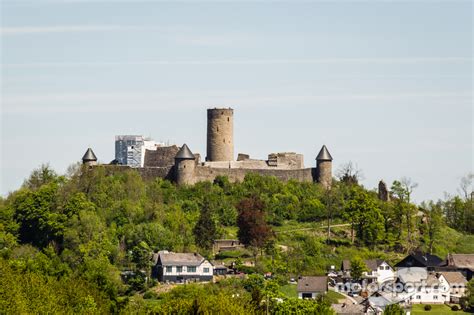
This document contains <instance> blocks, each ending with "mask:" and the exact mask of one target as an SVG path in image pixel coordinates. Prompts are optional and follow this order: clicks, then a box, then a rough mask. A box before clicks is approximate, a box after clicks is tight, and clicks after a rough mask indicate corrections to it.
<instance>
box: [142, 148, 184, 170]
mask: <svg viewBox="0 0 474 315" xmlns="http://www.w3.org/2000/svg"><path fill="white" fill-rule="evenodd" d="M178 151H179V148H178V147H177V146H175V145H172V146H169V147H157V148H156V150H146V151H145V162H144V166H145V167H168V166H172V165H174V157H175V156H176V154H177V153H178Z"/></svg>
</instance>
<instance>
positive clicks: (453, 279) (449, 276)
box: [440, 271, 467, 285]
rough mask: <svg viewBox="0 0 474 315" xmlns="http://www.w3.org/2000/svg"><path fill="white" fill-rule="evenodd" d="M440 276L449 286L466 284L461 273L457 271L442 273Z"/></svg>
mask: <svg viewBox="0 0 474 315" xmlns="http://www.w3.org/2000/svg"><path fill="white" fill-rule="evenodd" d="M440 274H442V275H443V277H444V278H445V279H446V281H448V283H449V284H450V285H452V284H464V285H465V284H466V283H467V280H466V278H464V276H463V275H462V273H460V272H459V271H443V272H440Z"/></svg>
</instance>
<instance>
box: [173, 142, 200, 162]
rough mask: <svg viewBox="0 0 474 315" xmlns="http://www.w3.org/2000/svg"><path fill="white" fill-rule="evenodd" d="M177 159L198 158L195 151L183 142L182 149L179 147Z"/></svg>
mask: <svg viewBox="0 0 474 315" xmlns="http://www.w3.org/2000/svg"><path fill="white" fill-rule="evenodd" d="M175 159H181V160H194V159H196V158H195V157H194V154H193V152H191V150H190V149H189V148H188V146H187V145H186V143H185V144H183V146H182V147H181V149H179V151H178V153H176V156H175Z"/></svg>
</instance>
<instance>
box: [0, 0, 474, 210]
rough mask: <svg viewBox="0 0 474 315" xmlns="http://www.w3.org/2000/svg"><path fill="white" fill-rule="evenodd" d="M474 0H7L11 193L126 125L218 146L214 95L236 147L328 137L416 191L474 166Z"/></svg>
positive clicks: (195, 146)
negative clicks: (211, 131)
mask: <svg viewBox="0 0 474 315" xmlns="http://www.w3.org/2000/svg"><path fill="white" fill-rule="evenodd" d="M472 9H473V8H472V2H471V1H456V0H453V1H112V0H110V1H94V0H75V1H74V0H69V1H66V0H65V1H47V0H34V1H33V0H31V1H25V0H16V1H12V0H4V1H2V32H1V40H2V49H1V53H2V70H1V80H2V82H1V83H2V85H1V87H2V91H1V97H2V135H1V142H2V165H1V179H2V182H1V189H0V191H1V194H3V195H5V194H6V193H7V192H8V191H12V190H14V189H16V188H18V187H19V186H20V185H21V183H22V182H23V179H24V178H25V177H27V176H28V175H29V174H30V172H31V171H32V170H33V169H34V168H36V167H38V166H39V165H40V164H41V163H50V165H51V166H52V167H53V168H54V169H55V170H57V171H58V172H61V173H62V172H64V171H65V170H66V168H67V167H68V165H70V164H72V163H74V162H76V161H78V160H79V159H80V158H81V157H82V154H83V153H84V152H85V150H86V149H87V147H89V146H90V147H92V148H93V150H94V151H95V152H96V155H97V156H98V158H99V159H100V160H101V161H103V162H109V161H110V160H112V159H113V158H114V136H115V135H116V134H143V135H146V136H151V137H152V138H154V139H155V140H163V141H170V142H171V143H176V144H178V145H181V144H182V143H184V142H186V143H187V144H188V145H189V147H190V148H191V150H193V151H195V152H200V153H201V155H205V141H206V139H205V136H206V112H205V109H206V108H208V107H215V106H225V107H228V106H230V107H233V108H234V109H235V130H234V133H235V135H234V137H235V151H236V153H237V152H243V153H248V154H250V155H251V156H252V157H256V158H266V157H267V154H268V153H270V152H276V151H296V152H300V153H303V154H304V155H305V163H306V166H308V167H309V166H313V165H314V164H315V161H314V157H315V156H316V154H317V153H318V151H319V149H320V147H321V146H322V145H323V144H326V145H327V146H328V148H329V150H330V152H331V154H332V155H333V157H334V164H335V169H337V168H338V167H339V166H340V165H342V164H344V163H347V162H348V161H352V162H353V163H356V164H357V165H358V167H359V168H360V169H362V171H363V174H364V180H363V184H364V185H365V186H366V187H368V188H374V187H376V185H377V183H378V181H379V180H380V179H384V180H385V181H386V182H389V183H391V182H392V181H393V180H395V179H399V178H401V177H403V176H405V177H410V178H412V180H413V181H415V182H417V183H418V184H419V186H418V187H417V188H416V190H415V192H414V198H415V199H416V200H417V201H421V200H424V199H437V198H442V197H443V193H444V192H448V193H455V192H456V188H457V187H458V184H459V181H460V178H461V177H462V176H464V175H466V174H467V173H468V172H471V171H472V169H473V168H472V166H473V155H472V149H473V129H472V126H473V111H472V101H473V98H472V90H473V89H472V73H473V67H472V66H473V62H472V35H473V34H472V13H473V10H472Z"/></svg>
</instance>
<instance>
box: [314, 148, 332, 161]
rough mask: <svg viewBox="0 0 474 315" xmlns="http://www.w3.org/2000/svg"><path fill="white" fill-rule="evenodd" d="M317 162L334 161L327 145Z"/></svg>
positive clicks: (320, 152)
mask: <svg viewBox="0 0 474 315" xmlns="http://www.w3.org/2000/svg"><path fill="white" fill-rule="evenodd" d="M316 160H317V161H332V156H331V154H330V153H329V151H328V148H326V145H323V147H322V148H321V150H320V151H319V153H318V156H317V157H316Z"/></svg>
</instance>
